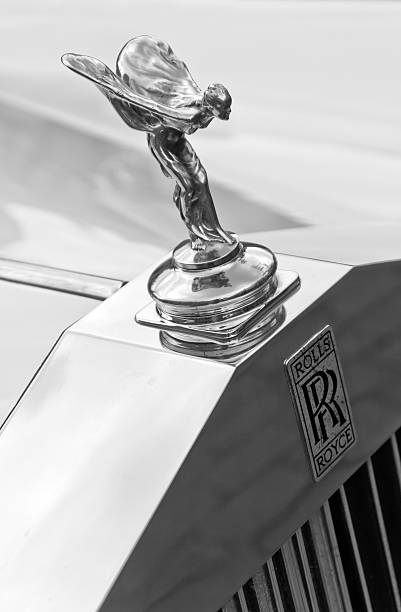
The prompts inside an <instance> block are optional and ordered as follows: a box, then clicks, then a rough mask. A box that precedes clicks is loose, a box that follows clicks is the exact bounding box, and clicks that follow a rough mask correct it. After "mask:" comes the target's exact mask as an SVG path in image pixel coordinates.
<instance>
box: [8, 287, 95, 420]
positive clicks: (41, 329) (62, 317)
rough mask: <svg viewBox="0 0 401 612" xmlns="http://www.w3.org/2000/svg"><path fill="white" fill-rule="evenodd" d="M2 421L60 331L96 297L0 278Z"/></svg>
mask: <svg viewBox="0 0 401 612" xmlns="http://www.w3.org/2000/svg"><path fill="white" fill-rule="evenodd" d="M0 295H1V299H0V338H1V342H0V371H1V384H0V424H2V423H3V421H4V420H5V418H6V417H7V415H8V414H9V412H10V411H11V410H12V408H13V406H14V405H15V403H16V402H17V400H18V398H19V397H20V395H21V394H22V393H23V391H24V390H25V388H26V386H27V385H28V384H29V382H30V380H31V379H32V377H33V376H34V374H35V372H36V371H37V370H38V368H39V367H40V365H41V364H42V362H43V360H44V359H45V358H46V357H47V355H48V353H49V352H50V350H51V349H52V348H53V346H54V344H55V342H56V341H57V339H58V338H59V336H60V334H61V333H62V332H63V331H64V330H65V329H66V328H67V327H68V326H69V325H71V324H72V323H75V321H76V320H77V319H79V318H80V317H82V316H84V315H86V314H87V313H88V312H89V311H90V310H92V309H93V308H94V307H95V306H97V305H98V304H99V302H98V301H97V300H93V299H88V298H83V297H79V296H76V295H68V294H63V293H59V292H57V291H49V290H46V289H40V288H38V287H27V286H24V285H20V284H15V283H11V282H5V281H0Z"/></svg>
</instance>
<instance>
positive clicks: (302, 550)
mask: <svg viewBox="0 0 401 612" xmlns="http://www.w3.org/2000/svg"><path fill="white" fill-rule="evenodd" d="M304 528H305V525H304V526H303V527H302V528H301V529H298V531H297V532H296V533H295V538H296V542H297V547H298V554H299V563H300V565H301V566H302V574H303V576H304V579H305V583H306V589H307V591H308V599H309V605H310V608H311V610H312V611H313V612H315V611H316V612H325V611H326V610H327V602H326V597H325V594H324V593H323V592H322V588H321V587H322V580H321V578H320V576H319V568H318V567H317V564H316V554H315V550H314V546H313V543H312V542H311V538H310V537H309V544H310V546H309V547H308V550H309V555H308V552H307V544H306V538H307V537H308V536H310V532H309V533H307V534H304ZM311 557H313V560H312V559H311Z"/></svg>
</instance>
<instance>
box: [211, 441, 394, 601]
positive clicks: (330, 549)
mask: <svg viewBox="0 0 401 612" xmlns="http://www.w3.org/2000/svg"><path fill="white" fill-rule="evenodd" d="M400 448H401V430H399V431H398V432H397V434H395V435H394V436H392V438H391V439H390V440H388V442H386V443H385V444H384V445H383V446H382V447H381V448H380V449H379V450H378V451H377V452H376V453H375V454H374V455H373V456H372V457H371V458H370V459H369V460H368V461H367V462H366V463H365V464H364V465H363V466H362V467H361V468H359V470H358V471H357V472H356V473H355V474H354V475H353V476H352V477H351V478H350V479H349V480H348V481H347V482H346V483H345V484H344V486H342V487H341V488H340V489H339V490H338V491H337V492H336V493H335V494H334V495H333V496H332V497H331V498H330V499H329V500H328V501H327V502H326V503H325V504H324V505H323V507H322V508H321V509H320V510H319V512H318V513H317V514H316V515H315V516H314V517H312V518H311V519H310V520H309V521H308V522H307V523H305V524H304V525H302V527H301V528H300V529H298V531H296V533H295V534H294V535H293V536H292V537H291V538H290V539H289V540H288V541H287V542H285V544H284V545H283V546H282V547H281V549H280V550H278V551H277V552H276V553H275V554H274V555H273V556H272V558H271V559H269V560H268V561H267V562H266V563H265V564H264V565H263V566H262V567H261V568H260V569H259V570H258V571H257V572H256V574H255V575H254V576H253V577H252V578H250V579H249V580H248V581H247V582H246V583H245V584H244V585H243V586H242V588H240V589H239V591H238V592H237V593H235V595H234V596H233V597H232V598H231V599H230V601H229V602H227V604H226V605H225V606H223V607H222V608H221V610H220V611H219V612H303V611H305V612H310V611H311V612H325V611H327V612H343V611H344V612H349V611H354V612H365V611H366V612H384V611H386V612H390V611H393V610H395V611H397V612H401V597H400V590H401V461H400Z"/></svg>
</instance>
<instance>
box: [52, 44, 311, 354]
mask: <svg viewBox="0 0 401 612" xmlns="http://www.w3.org/2000/svg"><path fill="white" fill-rule="evenodd" d="M62 61H63V63H64V64H65V65H66V66H67V67H68V68H70V69H71V70H73V71H74V72H77V73H78V74H81V75H82V76H84V77H86V78H88V79H89V80H91V81H93V82H94V83H95V84H96V86H97V87H98V88H99V89H100V91H101V92H102V93H103V94H104V95H105V96H106V97H107V98H108V100H109V101H110V102H111V104H112V105H113V107H114V108H115V110H116V111H117V113H118V114H119V115H120V117H121V118H122V119H123V121H125V123H126V124H127V125H128V126H129V127H131V128H133V129H135V130H140V131H143V132H147V136H148V145H149V148H150V150H151V152H152V154H153V155H154V157H155V158H156V159H157V161H158V162H159V164H160V166H161V169H162V171H163V173H164V174H165V175H166V176H167V177H169V178H172V179H174V180H175V181H176V186H175V190H174V196H173V199H174V202H175V204H176V205H177V207H178V208H179V210H180V214H181V217H182V219H183V221H184V223H185V225H186V226H187V228H188V232H189V240H184V241H183V242H181V243H180V244H179V245H177V246H176V248H175V249H174V251H173V253H172V255H171V256H170V257H169V258H168V259H166V260H165V261H163V262H162V263H161V264H160V265H159V266H158V267H157V268H156V269H155V270H154V271H153V272H152V274H151V275H150V278H149V281H148V291H149V294H150V296H151V298H152V302H151V303H150V304H147V305H145V306H144V307H143V308H142V309H141V310H139V311H138V312H137V313H136V315H135V320H136V322H137V323H139V324H141V325H146V326H148V327H154V328H156V329H159V330H161V341H162V343H163V345H164V346H166V347H167V348H169V349H172V350H175V351H179V352H184V353H190V354H193V355H200V356H204V357H213V358H219V359H220V358H224V359H227V358H229V359H230V358H231V357H232V356H233V355H236V354H238V353H241V352H243V351H245V350H247V349H250V348H251V347H253V346H255V345H256V344H257V343H258V342H260V341H261V340H262V339H263V338H265V337H266V335H267V334H268V333H271V332H272V331H273V330H274V329H275V328H276V327H277V326H278V325H280V324H281V323H282V321H283V319H284V317H285V310H284V307H283V306H282V302H283V301H284V300H285V298H286V297H287V296H288V295H289V294H290V293H291V292H292V291H294V290H295V289H296V288H297V287H298V285H299V278H298V275H297V274H296V273H295V272H288V271H283V270H277V260H276V257H275V255H274V253H272V252H271V251H270V250H269V249H268V248H267V247H265V246H261V245H257V244H252V243H247V242H241V241H240V240H239V239H238V237H237V236H236V235H235V234H233V233H231V232H226V231H225V230H224V229H222V227H221V225H220V223H219V221H218V218H217V214H216V210H215V207H214V204H213V200H212V196H211V195H210V190H209V183H208V179H207V174H206V171H205V169H204V167H203V166H202V164H201V162H200V160H199V158H198V156H197V155H196V153H195V151H194V149H193V148H192V146H191V145H190V143H189V142H188V140H187V135H189V134H193V133H194V132H195V131H196V130H197V129H199V128H205V127H207V126H208V125H209V124H210V122H211V121H212V120H213V118H214V117H217V118H219V119H223V120H227V119H228V118H229V116H230V111H231V96H230V94H229V93H228V91H227V89H226V88H225V87H224V86H223V85H219V84H213V85H209V87H208V88H207V89H206V90H205V91H204V92H203V91H202V90H201V89H200V87H199V86H198V85H197V84H196V83H195V81H194V79H193V78H192V76H191V74H190V72H189V70H188V68H187V67H186V65H185V64H184V62H182V61H181V60H180V59H178V57H176V55H174V53H173V51H172V49H171V47H170V46H169V45H168V44H167V43H164V42H161V41H158V40H155V39H153V38H151V37H150V36H137V37H136V38H133V39H132V40H130V41H129V42H128V43H127V44H126V45H125V46H124V47H123V48H122V50H121V51H120V53H119V55H118V58H117V68H116V73H114V72H113V71H112V70H110V68H108V67H107V66H106V65H105V64H103V62H101V61H99V60H97V59H95V58H92V57H88V56H86V55H76V54H73V53H67V54H66V55H63V57H62Z"/></svg>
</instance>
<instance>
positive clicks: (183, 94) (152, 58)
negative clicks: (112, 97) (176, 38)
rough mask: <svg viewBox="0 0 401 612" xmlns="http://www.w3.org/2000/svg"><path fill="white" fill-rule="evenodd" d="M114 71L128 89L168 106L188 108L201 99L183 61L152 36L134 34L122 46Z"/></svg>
mask: <svg viewBox="0 0 401 612" xmlns="http://www.w3.org/2000/svg"><path fill="white" fill-rule="evenodd" d="M117 74H118V76H120V77H121V79H122V80H123V81H124V83H126V85H128V87H129V89H130V90H131V91H133V92H135V93H137V94H139V95H140V96H143V97H145V98H151V99H152V100H154V101H155V102H159V103H160V104H163V105H165V106H168V107H170V108H181V107H189V108H191V107H193V106H194V105H195V106H196V105H199V103H200V102H201V100H202V90H201V89H200V87H199V86H198V85H197V84H196V83H195V81H194V79H193V78H192V75H191V73H190V72H189V70H188V68H187V66H186V64H185V63H184V62H183V61H181V60H180V59H178V57H177V56H176V55H175V54H174V52H173V50H172V48H171V47H170V45H168V44H167V43H166V42H163V41H161V40H155V39H154V38H152V37H151V36H136V37H135V38H132V39H131V40H129V41H128V42H127V44H126V45H124V47H123V48H122V49H121V51H120V54H119V56H118V58H117Z"/></svg>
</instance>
